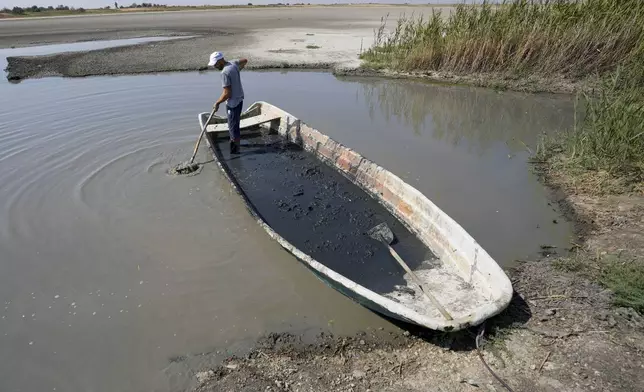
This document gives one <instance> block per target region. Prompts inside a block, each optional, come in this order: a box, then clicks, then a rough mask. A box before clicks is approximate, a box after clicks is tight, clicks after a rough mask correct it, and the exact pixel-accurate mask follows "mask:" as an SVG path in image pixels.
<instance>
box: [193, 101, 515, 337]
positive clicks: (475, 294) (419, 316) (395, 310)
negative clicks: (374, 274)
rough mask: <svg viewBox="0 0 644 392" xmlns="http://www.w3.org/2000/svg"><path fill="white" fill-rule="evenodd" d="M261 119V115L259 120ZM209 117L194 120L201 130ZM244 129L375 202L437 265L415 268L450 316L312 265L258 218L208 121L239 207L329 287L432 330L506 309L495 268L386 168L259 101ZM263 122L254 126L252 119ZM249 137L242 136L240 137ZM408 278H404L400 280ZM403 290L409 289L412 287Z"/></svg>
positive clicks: (506, 293) (505, 292) (215, 124)
mask: <svg viewBox="0 0 644 392" xmlns="http://www.w3.org/2000/svg"><path fill="white" fill-rule="evenodd" d="M260 116H261V117H260ZM207 118H208V113H201V114H200V115H199V121H200V125H201V126H203V125H204V123H205V121H207ZM242 118H244V119H247V120H246V123H247V124H251V125H254V126H262V127H265V128H269V129H272V130H273V131H276V132H277V133H279V134H280V135H282V136H284V137H285V138H287V139H288V140H289V141H291V142H293V143H295V144H297V145H299V146H302V147H303V148H304V149H305V150H306V151H308V152H311V153H313V154H315V156H316V157H317V158H318V159H320V160H321V161H323V162H325V163H326V164H327V165H329V166H330V167H332V168H334V169H335V170H337V171H338V172H339V173H341V174H342V175H343V176H344V177H346V178H348V179H349V180H350V181H351V182H352V183H354V184H356V185H357V186H359V187H360V188H361V189H362V190H364V191H365V192H366V193H367V194H369V195H370V196H371V197H373V198H374V199H376V200H378V202H380V204H381V205H382V206H384V207H385V208H386V209H387V211H389V212H390V213H391V214H392V215H394V216H395V217H396V218H397V219H398V220H399V221H400V222H402V223H403V224H404V226H405V227H407V228H408V229H409V230H410V231H411V232H412V233H414V234H415V235H416V236H417V237H418V238H419V239H420V240H421V241H422V242H423V243H424V244H425V245H427V246H428V247H429V248H430V249H431V250H432V251H434V252H435V253H436V255H437V256H438V257H439V259H440V265H439V266H438V267H437V266H432V267H430V268H420V269H419V270H418V271H417V273H419V274H422V277H421V278H422V280H423V284H424V285H425V286H426V287H428V288H429V289H430V290H431V292H432V293H434V294H435V295H437V297H439V300H440V301H442V302H443V305H444V306H445V307H446V308H447V309H448V310H449V311H450V313H451V314H452V315H453V319H452V320H448V319H446V318H444V317H443V316H441V314H440V313H439V312H438V310H437V309H435V308H433V306H432V305H431V304H429V303H423V302H422V301H420V300H419V299H418V298H411V297H406V296H405V294H404V293H402V294H401V293H400V292H395V293H394V292H392V293H389V294H386V295H383V294H382V293H378V292H376V291H374V290H371V289H370V288H369V287H365V286H363V285H361V284H358V283H356V282H355V281H353V280H351V279H348V278H347V277H346V276H343V275H342V274H339V273H337V272H336V271H334V270H333V269H331V268H328V267H327V266H326V265H324V264H322V263H320V262H318V261H317V260H315V259H313V258H312V257H311V256H310V255H309V254H307V253H305V252H303V251H302V250H301V249H299V248H298V247H296V246H294V245H293V244H292V243H290V242H289V241H287V240H286V239H285V238H284V237H283V236H282V235H281V234H280V233H278V232H276V231H275V230H274V228H273V227H271V226H270V225H269V224H268V223H267V222H266V221H265V220H264V219H263V218H262V216H261V215H260V214H259V213H258V211H257V210H256V208H255V207H254V206H253V203H252V202H251V201H250V200H249V199H248V197H247V196H246V194H245V192H244V190H243V187H242V186H240V184H239V182H238V181H237V179H236V178H235V175H234V173H233V172H232V171H231V170H230V167H229V166H228V165H227V164H226V162H224V160H223V159H222V156H221V153H218V150H217V148H215V147H216V146H215V145H214V144H215V143H214V141H215V140H216V138H217V137H220V136H223V137H226V134H227V131H226V130H225V128H226V127H225V126H224V124H225V122H226V119H225V118H221V117H213V119H212V120H211V122H210V123H209V124H208V125H207V129H208V131H209V132H207V135H208V137H207V138H206V140H207V142H208V145H209V146H210V148H211V150H212V152H213V155H214V158H215V161H216V162H217V165H218V166H219V167H220V168H221V170H222V171H223V173H224V174H225V176H226V177H227V178H228V180H229V181H230V182H231V184H232V185H233V187H234V188H235V190H236V191H237V192H238V193H239V194H240V196H241V197H242V198H243V200H244V201H245V204H246V206H247V208H248V210H249V212H250V214H251V215H252V216H253V217H254V218H255V219H256V220H257V222H258V223H259V224H260V225H261V226H262V227H263V228H264V229H265V230H266V232H267V233H268V234H269V236H271V237H272V238H273V239H275V240H276V241H278V243H280V245H281V246H282V247H283V248H284V249H286V250H287V251H288V252H289V253H291V254H293V255H294V256H296V258H297V259H298V260H300V261H301V262H302V263H303V264H304V265H305V266H307V267H308V268H309V269H311V270H312V271H313V272H314V273H315V275H316V276H317V277H318V278H320V279H321V280H322V281H324V282H325V283H326V284H328V285H329V286H331V287H333V288H334V289H336V290H338V291H340V292H341V293H343V294H344V295H346V296H348V297H350V298H352V299H354V300H356V301H357V302H359V303H360V304H362V305H364V306H366V307H368V308H369V309H371V310H373V311H376V312H378V313H381V314H384V315H386V316H389V317H392V318H396V319H399V320H401V321H404V322H408V323H413V324H417V325H420V326H423V327H427V328H430V329H436V330H445V331H449V330H459V329H462V328H466V327H468V326H470V325H477V324H480V323H481V322H483V321H484V320H485V319H487V318H489V317H492V316H494V315H496V314H498V313H499V312H501V311H502V310H503V309H505V308H506V307H507V305H508V304H509V302H510V300H511V298H512V285H511V283H510V281H509V279H508V277H507V276H506V274H505V273H504V272H503V270H502V269H501V268H500V267H499V266H498V264H497V263H496V262H495V261H494V260H493V259H492V258H491V257H490V256H489V255H488V254H487V253H486V252H485V250H483V249H482V248H481V247H480V246H479V245H478V244H477V243H476V241H475V240H474V239H473V238H472V237H471V236H469V234H468V233H466V232H465V230H464V229H463V228H462V227H461V226H459V225H458V224H457V223H456V222H455V221H453V220H452V219H451V218H450V217H449V216H447V215H446V214H445V213H444V212H443V211H441V210H440V209H439V208H438V207H437V206H435V205H434V204H433V203H431V201H429V200H428V199H427V198H426V197H425V196H424V195H422V194H421V193H420V192H419V191H417V190H416V189H414V188H413V187H411V186H410V185H409V184H406V183H405V182H404V181H402V180H401V179H400V178H398V177H397V176H395V175H394V174H393V173H391V172H389V171H387V170H386V169H384V168H382V167H380V166H378V165H376V164H375V163H373V162H371V161H369V160H368V159H367V158H365V157H363V156H361V155H360V154H358V153H357V152H355V151H353V150H351V149H350V148H348V147H346V146H343V145H341V144H340V143H337V142H336V141H334V140H332V139H331V138H329V137H328V136H326V135H323V134H321V133H320V132H318V131H317V130H315V129H313V128H311V127H309V126H308V125H307V124H305V123H304V122H302V121H301V120H299V119H297V118H296V117H294V116H292V115H291V114H289V113H287V112H285V111H283V110H281V109H279V108H277V107H275V106H273V105H270V104H268V103H265V102H256V103H254V104H253V105H251V106H250V107H249V108H248V109H247V110H246V111H245V112H244V113H243V114H242ZM253 118H255V119H261V120H262V121H261V122H262V124H252V123H253V121H252V119H253ZM245 132H248V131H247V130H243V131H242V134H244V133H245ZM406 279H407V278H406ZM409 286H410V287H411V286H413V283H412V282H411V281H410V283H409Z"/></svg>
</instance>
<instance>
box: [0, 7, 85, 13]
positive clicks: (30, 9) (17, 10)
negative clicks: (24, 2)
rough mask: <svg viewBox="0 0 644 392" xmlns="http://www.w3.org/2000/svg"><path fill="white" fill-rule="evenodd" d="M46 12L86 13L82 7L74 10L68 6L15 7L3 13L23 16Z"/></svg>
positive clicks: (4, 10) (3, 10)
mask: <svg viewBox="0 0 644 392" xmlns="http://www.w3.org/2000/svg"><path fill="white" fill-rule="evenodd" d="M44 11H76V12H85V8H83V7H80V8H74V7H69V6H66V5H58V6H56V7H54V6H51V5H50V6H49V7H39V6H37V5H32V6H31V7H27V8H22V7H13V8H12V9H9V8H3V9H2V11H0V12H2V13H5V14H14V15H23V14H24V13H26V12H44Z"/></svg>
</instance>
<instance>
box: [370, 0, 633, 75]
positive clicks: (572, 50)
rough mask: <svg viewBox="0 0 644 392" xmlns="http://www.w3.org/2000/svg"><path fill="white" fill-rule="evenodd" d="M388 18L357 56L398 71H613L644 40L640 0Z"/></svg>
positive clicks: (474, 8)
mask: <svg viewBox="0 0 644 392" xmlns="http://www.w3.org/2000/svg"><path fill="white" fill-rule="evenodd" d="M385 24H386V20H385V19H383V21H382V26H381V27H380V29H378V31H377V32H376V36H375V44H374V46H373V47H372V48H371V49H370V50H368V51H366V52H365V53H364V54H363V56H362V58H363V59H364V60H366V61H367V62H371V63H372V64H374V65H381V66H387V67H389V68H392V69H399V70H433V71H450V72H455V73H473V72H481V73H490V72H494V73H511V74H515V75H518V76H520V75H525V74H538V75H544V76H550V75H562V76H565V77H568V78H582V77H586V76H588V75H592V74H605V73H607V72H610V71H613V70H614V69H615V67H616V65H617V64H619V63H620V62H623V61H625V60H628V59H631V58H633V56H634V54H635V53H636V52H637V51H638V50H641V49H642V47H643V45H644V41H643V40H642V38H643V37H644V2H642V1H640V0H585V1H570V0H567V1H563V0H561V1H528V0H518V1H515V2H508V3H503V4H501V5H498V6H497V5H491V4H490V3H487V2H484V3H483V4H482V5H465V4H459V5H458V6H457V7H456V9H455V11H454V12H452V13H451V14H450V15H449V16H448V17H443V15H442V14H441V12H440V11H434V12H433V13H432V15H431V16H430V17H429V18H427V20H425V18H424V17H419V18H414V17H409V18H407V17H402V18H400V19H399V20H398V24H397V25H396V27H395V28H394V29H393V31H391V32H390V33H387V32H386V27H385Z"/></svg>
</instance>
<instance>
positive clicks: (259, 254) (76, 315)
mask: <svg viewBox="0 0 644 392" xmlns="http://www.w3.org/2000/svg"><path fill="white" fill-rule="evenodd" d="M244 83H245V90H246V96H247V102H246V105H248V104H250V103H251V102H252V101H254V100H267V101H270V102H273V103H275V104H277V105H279V106H281V107H284V108H285V109H286V110H288V111H290V112H292V113H294V114H296V115H298V116H300V117H301V118H303V119H305V120H306V121H307V122H309V123H310V124H311V125H313V126H315V127H318V128H320V129H322V130H324V131H325V132H327V133H328V134H329V135H331V136H332V137H334V138H337V139H338V140H340V141H342V142H344V143H346V144H349V145H351V146H352V147H355V148H356V149H358V150H359V151H360V152H361V153H364V154H365V155H367V156H368V157H369V158H371V159H373V160H375V161H376V162H378V163H380V164H382V165H384V166H385V167H387V168H388V169H390V170H392V171H393V172H395V173H397V174H399V175H401V176H402V177H404V178H406V179H407V180H408V181H409V182H411V183H412V184H414V185H415V186H416V187H418V188H419V189H420V190H421V191H423V192H425V193H426V194H427V195H428V196H429V197H430V198H432V199H433V200H435V201H436V202H437V203H438V204H439V205H440V206H441V207H442V208H444V209H445V210H446V211H447V212H448V213H449V214H451V215H452V216H453V217H454V218H456V219H457V220H458V221H459V222H460V223H461V224H463V226H464V227H465V228H466V229H467V230H469V231H470V233H472V235H474V237H475V238H477V240H479V242H481V243H482V245H483V246H484V247H486V248H487V249H488V250H489V252H490V253H491V254H492V255H493V256H494V257H496V258H497V259H498V260H499V262H500V263H502V264H504V265H510V264H511V262H512V260H513V259H515V258H523V257H527V256H529V255H533V254H536V253H537V252H538V251H539V245H540V244H544V243H547V244H551V245H563V244H565V243H566V242H567V239H568V236H569V234H570V228H569V227H568V226H567V225H565V224H562V223H561V222H560V223H559V224H558V225H555V224H553V223H552V220H553V219H559V217H558V216H557V213H556V212H554V211H553V210H552V209H551V207H550V206H548V204H547V199H546V197H545V195H546V192H545V190H544V189H543V188H542V187H541V186H540V185H539V184H538V182H537V181H536V179H535V178H534V177H533V176H532V175H531V174H530V173H529V171H528V165H527V164H526V161H525V160H526V157H527V152H525V148H524V147H523V145H522V144H521V143H520V142H519V141H518V140H519V139H520V140H521V141H523V142H524V143H526V144H528V145H531V144H532V143H533V142H534V135H535V134H536V133H537V132H540V131H544V130H550V129H555V128H559V127H562V126H565V125H566V124H567V123H569V122H570V117H571V116H570V113H569V112H570V110H571V104H570V103H569V102H567V101H565V100H563V99H560V98H552V97H529V96H523V95H518V94H509V93H504V94H497V93H494V92H488V91H481V90H471V89H461V88H446V87H432V86H427V85H423V84H417V83H403V82H395V81H375V80H359V79H356V80H337V79H335V78H334V77H333V76H332V75H330V74H324V73H314V72H299V73H256V72H247V73H245V75H244ZM218 94H219V81H218V78H217V76H216V74H213V73H205V74H196V73H190V74H166V75H147V76H127V77H96V78H86V79H59V78H48V79H42V80H27V81H24V82H22V83H20V84H9V83H2V84H0V168H1V170H0V184H1V185H0V389H1V390H3V391H5V390H6V391H33V390H53V389H54V388H55V389H56V390H57V391H80V390H83V391H115V390H127V391H143V390H145V391H150V390H159V391H167V390H179V389H181V388H184V387H185V386H186V385H188V383H189V380H191V379H192V376H191V373H190V370H191V369H194V368H198V367H199V366H201V365H203V364H204V363H207V362H208V361H213V360H215V359H216V357H217V356H216V355H215V356H201V355H200V353H210V352H212V353H215V354H216V353H217V352H219V353H220V355H223V354H224V353H225V351H226V349H230V350H235V349H239V348H243V347H244V346H245V345H246V344H248V342H250V341H252V339H254V338H256V337H258V336H260V335H261V334H263V333H264V332H266V331H295V332H304V333H309V334H313V333H315V332H317V331H319V330H321V329H324V330H331V331H332V332H335V333H340V334H343V333H351V332H355V331H358V330H363V329H365V328H378V327H381V326H382V327H384V328H386V329H387V328H389V329H391V328H393V327H391V326H389V324H388V323H387V322H386V321H384V320H382V319H380V318H379V317H377V316H376V315H374V314H372V313H370V312H368V311H367V310H365V309H363V308H361V307H359V306H357V305H355V304H354V303H352V302H351V301H349V300H348V299H346V298H345V297H343V296H342V295H340V294H338V293H336V292H335V291H333V290H332V289H329V288H328V287H326V286H325V285H324V284H322V283H321V282H319V281H318V280H317V279H315V278H314V277H313V276H312V275H311V273H310V272H308V271H307V270H306V269H305V268H304V267H303V266H301V265H299V263H298V262H297V261H296V260H295V259H293V258H292V257H291V256H290V255H288V254H287V253H286V252H284V251H283V250H281V248H280V247H279V246H278V245H277V244H276V243H275V242H274V241H272V240H270V239H269V238H268V236H267V235H265V233H264V232H263V231H262V230H261V229H260V228H259V227H258V226H257V224H256V223H255V222H254V221H253V219H252V218H251V217H250V216H249V215H248V213H247V211H246V209H245V207H244V206H243V205H242V203H241V201H240V200H239V199H238V196H237V195H236V194H235V193H234V192H232V190H231V187H230V186H229V185H228V184H227V183H226V181H225V180H224V178H223V176H222V175H221V174H220V172H219V171H218V169H217V168H216V167H215V166H214V165H212V164H209V165H206V166H205V168H204V170H203V172H202V173H201V174H200V175H198V176H194V177H172V176H169V175H167V174H166V170H167V169H168V168H170V167H171V166H172V165H174V164H175V163H177V162H180V161H184V160H185V159H187V158H188V157H189V156H190V154H191V150H192V147H193V146H194V142H195V138H196V136H197V134H198V132H199V129H198V125H197V124H198V123H197V112H200V111H208V110H209V109H210V107H211V106H210V105H211V102H212V101H213V100H214V99H215V98H216V96H217V95H218ZM208 159H210V158H209V155H207V153H206V150H205V148H203V149H202V150H201V152H200V154H199V155H198V160H199V161H202V162H203V161H206V160H208Z"/></svg>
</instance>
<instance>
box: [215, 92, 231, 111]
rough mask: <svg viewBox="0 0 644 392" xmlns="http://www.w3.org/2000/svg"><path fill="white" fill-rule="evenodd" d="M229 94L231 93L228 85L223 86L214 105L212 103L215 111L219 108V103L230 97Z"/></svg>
mask: <svg viewBox="0 0 644 392" xmlns="http://www.w3.org/2000/svg"><path fill="white" fill-rule="evenodd" d="M230 94H231V90H230V86H226V87H224V91H222V92H221V96H220V97H219V99H218V100H217V102H215V105H214V109H215V112H216V111H217V110H219V105H221V103H222V102H226V100H227V99H228V98H230Z"/></svg>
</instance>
